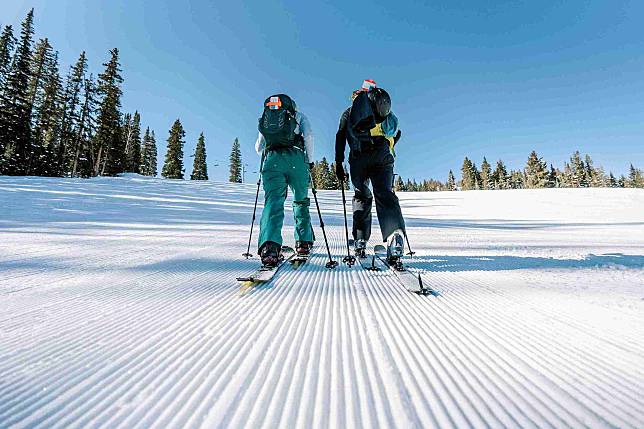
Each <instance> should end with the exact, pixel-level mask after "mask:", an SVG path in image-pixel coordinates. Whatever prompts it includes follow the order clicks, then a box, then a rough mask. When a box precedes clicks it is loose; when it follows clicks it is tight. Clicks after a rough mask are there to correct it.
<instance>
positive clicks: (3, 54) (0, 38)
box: [0, 25, 16, 94]
mask: <svg viewBox="0 0 644 429" xmlns="http://www.w3.org/2000/svg"><path fill="white" fill-rule="evenodd" d="M15 44H16V38H15V37H14V35H13V27H12V26H11V25H7V26H6V27H4V29H3V30H2V34H1V35H0V94H1V93H2V91H3V85H4V81H5V77H6V75H7V72H8V71H9V67H10V66H11V56H12V54H13V48H14V46H15Z"/></svg>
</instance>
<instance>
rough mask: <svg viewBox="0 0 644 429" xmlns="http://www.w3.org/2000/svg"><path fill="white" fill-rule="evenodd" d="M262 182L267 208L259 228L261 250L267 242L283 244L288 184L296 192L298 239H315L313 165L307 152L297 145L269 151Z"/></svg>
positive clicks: (265, 160)
mask: <svg viewBox="0 0 644 429" xmlns="http://www.w3.org/2000/svg"><path fill="white" fill-rule="evenodd" d="M262 182H263V183H264V210H263V211H262V220H261V222H260V229H259V249H261V248H262V245H263V244H264V243H266V242H267V241H274V242H275V243H278V244H280V245H281V244H282V225H283V223H284V201H285V200H286V191H287V187H290V188H291V191H292V192H293V215H294V216H295V240H296V241H313V230H312V229H311V215H310V214H309V205H310V203H311V202H310V199H309V166H308V164H307V161H306V156H305V155H304V152H303V151H301V150H299V149H296V148H293V149H281V150H279V151H269V152H268V153H267V154H266V157H265V158H264V167H263V169H262Z"/></svg>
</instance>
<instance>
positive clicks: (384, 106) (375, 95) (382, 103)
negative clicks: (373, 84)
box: [368, 88, 391, 123]
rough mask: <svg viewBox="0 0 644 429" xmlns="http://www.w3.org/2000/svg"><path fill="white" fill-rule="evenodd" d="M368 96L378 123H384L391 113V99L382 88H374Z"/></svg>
mask: <svg viewBox="0 0 644 429" xmlns="http://www.w3.org/2000/svg"><path fill="white" fill-rule="evenodd" d="M368 95H369V101H370V102H371V108H372V109H373V113H374V115H375V116H376V122H378V123H380V122H382V121H384V120H385V118H386V117H387V115H388V114H389V112H391V97H389V94H388V93H387V91H385V90H384V89H382V88H372V89H371V90H370V91H369V94H368Z"/></svg>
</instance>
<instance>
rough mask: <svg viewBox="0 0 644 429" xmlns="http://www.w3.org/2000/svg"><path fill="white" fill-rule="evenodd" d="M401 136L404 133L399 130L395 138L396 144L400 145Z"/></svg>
mask: <svg viewBox="0 0 644 429" xmlns="http://www.w3.org/2000/svg"><path fill="white" fill-rule="evenodd" d="M401 134H402V133H401V132H400V130H398V132H397V133H396V135H395V136H394V144H396V143H398V140H400V135H401Z"/></svg>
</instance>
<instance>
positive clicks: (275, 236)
mask: <svg viewBox="0 0 644 429" xmlns="http://www.w3.org/2000/svg"><path fill="white" fill-rule="evenodd" d="M262 182H263V185H264V210H263V211H262V219H261V221H260V229H259V242H258V248H259V249H261V248H262V246H263V245H264V243H266V242H267V241H273V242H275V243H277V244H279V245H281V244H282V224H283V223H284V200H285V199H286V187H287V184H286V173H285V168H284V162H283V160H282V157H281V155H280V154H279V153H278V152H269V153H268V154H267V155H266V159H265V160H264V168H263V170H262Z"/></svg>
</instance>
